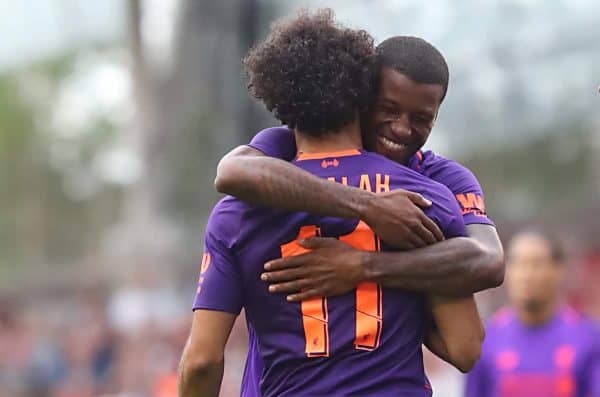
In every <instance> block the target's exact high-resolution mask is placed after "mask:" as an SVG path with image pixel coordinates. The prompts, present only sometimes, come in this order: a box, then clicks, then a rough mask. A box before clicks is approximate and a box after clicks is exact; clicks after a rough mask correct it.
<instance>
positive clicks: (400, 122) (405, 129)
mask: <svg viewBox="0 0 600 397" xmlns="http://www.w3.org/2000/svg"><path fill="white" fill-rule="evenodd" d="M390 129H391V132H392V133H393V134H394V135H395V136H396V137H397V138H405V137H407V136H409V135H410V132H411V131H410V123H408V120H405V119H404V118H398V119H396V120H394V121H392V122H391V123H390Z"/></svg>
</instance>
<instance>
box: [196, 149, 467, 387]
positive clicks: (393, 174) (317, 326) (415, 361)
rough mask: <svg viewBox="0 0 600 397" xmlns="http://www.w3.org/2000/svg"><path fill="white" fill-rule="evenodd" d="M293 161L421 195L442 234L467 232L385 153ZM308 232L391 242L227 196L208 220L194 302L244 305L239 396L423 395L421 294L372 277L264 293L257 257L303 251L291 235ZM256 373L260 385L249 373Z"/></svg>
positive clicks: (349, 224)
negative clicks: (321, 291)
mask: <svg viewBox="0 0 600 397" xmlns="http://www.w3.org/2000/svg"><path fill="white" fill-rule="evenodd" d="M295 164H296V165H297V166H298V167H301V168H302V169H304V170H306V171H308V172H310V173H312V174H315V175H317V176H319V177H322V178H327V179H329V180H331V181H334V182H339V183H344V184H347V185H349V186H355V187H359V188H362V189H365V190H369V191H373V192H384V191H390V190H394V189H398V188H402V189H408V190H412V191H415V192H418V193H421V194H422V195H423V196H425V197H427V198H428V199H430V200H431V201H433V203H434V205H433V206H432V207H431V208H429V209H428V210H427V211H426V212H427V215H428V216H429V217H430V218H431V219H433V220H434V221H435V222H436V223H437V224H438V225H439V226H440V228H441V229H442V231H443V232H444V234H445V236H446V237H448V238H450V237H456V236H464V235H465V225H464V222H463V219H462V216H461V211H460V208H459V207H458V204H457V202H456V200H455V199H454V197H453V195H452V193H451V192H450V191H449V190H448V189H447V188H446V187H445V186H443V185H441V184H438V183H436V182H434V181H432V180H431V179H428V178H426V177H424V176H422V175H420V174H418V173H416V172H414V171H412V170H410V169H409V168H407V167H404V166H401V165H398V164H396V163H394V162H392V161H390V160H388V159H386V158H385V157H383V156H380V155H377V154H374V153H369V152H365V151H358V150H350V151H344V152H337V153H324V154H306V155H300V156H299V157H298V158H297V160H296V161H295ZM314 235H318V236H324V237H336V238H339V239H340V240H342V241H345V242H347V243H348V244H351V245H353V246H355V247H357V248H360V249H365V250H379V249H383V250H388V249H390V247H387V246H386V245H385V244H384V243H382V242H380V241H379V239H378V238H377V237H376V236H375V235H374V234H373V232H372V231H371V230H370V229H369V228H368V227H367V226H366V225H365V224H364V223H363V222H359V221H357V220H348V219H339V218H332V217H319V216H315V215H312V214H308V213H291V212H284V211H278V210H274V209H268V208H262V207H255V206H251V205H249V204H247V203H244V202H242V201H240V200H238V199H235V198H233V197H226V198H224V199H223V200H221V201H220V202H219V203H218V204H217V205H216V207H215V208H214V210H213V212H212V214H211V216H210V218H209V221H208V225H207V229H206V236H205V251H206V252H205V254H204V259H203V265H202V268H201V274H200V280H199V285H198V293H197V295H196V299H195V302H194V309H208V310H219V311H226V312H231V313H235V314H237V313H239V312H240V310H241V309H242V308H244V309H245V312H246V318H247V319H248V327H249V330H250V334H251V345H250V353H249V356H250V359H249V362H248V363H247V367H246V371H245V378H244V382H243V390H242V395H244V396H253V397H258V396H264V397H270V396H325V395H329V396H331V395H360V396H367V395H377V396H400V395H401V396H407V397H411V396H415V397H416V396H430V395H431V386H430V385H429V382H428V381H427V378H426V376H425V373H424V370H423V357H422V352H421V344H422V341H423V337H424V333H425V325H426V324H425V322H426V313H427V308H426V302H425V300H424V298H423V296H422V295H419V294H414V293H409V292H405V291H401V290H398V289H388V288H383V287H381V286H379V285H377V284H375V283H372V282H364V283H361V284H360V285H359V286H358V287H357V289H356V290H355V291H353V292H352V293H348V294H345V295H342V296H336V297H331V298H315V299H310V300H307V301H304V302H302V303H289V302H287V301H286V299H285V295H284V294H270V293H269V292H268V289H267V288H268V285H267V284H266V283H264V282H263V281H261V280H260V274H261V273H262V272H263V265H264V263H265V262H267V261H269V260H272V259H275V258H279V257H282V256H291V255H297V254H300V253H302V252H305V251H306V250H304V249H303V248H302V247H301V246H299V245H298V244H297V243H296V240H297V239H298V238H305V237H308V236H314ZM259 374H260V383H259V382H257V381H256V379H257V378H254V379H251V377H258V376H259ZM259 389H260V390H259Z"/></svg>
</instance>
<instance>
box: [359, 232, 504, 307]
mask: <svg viewBox="0 0 600 397" xmlns="http://www.w3.org/2000/svg"><path fill="white" fill-rule="evenodd" d="M495 260H496V258H495V255H494V253H492V252H489V250H487V249H486V247H485V246H483V245H482V244H480V243H479V242H477V241H476V240H474V239H472V238H466V237H458V238H453V239H449V240H446V241H442V242H440V243H437V244H434V245H430V246H428V247H424V248H420V249H416V250H412V251H406V252H368V253H364V259H363V261H364V269H365V278H366V279H367V280H371V281H375V282H377V283H379V284H382V285H383V286H385V287H390V288H401V289H404V290H408V291H413V292H425V293H436V294H439V295H448V296H457V295H462V296H464V295H468V294H471V293H474V292H478V291H481V290H484V289H487V288H491V287H495V286H497V280H496V279H495V278H494V277H491V276H490V271H489V269H490V263H491V262H493V261H495Z"/></svg>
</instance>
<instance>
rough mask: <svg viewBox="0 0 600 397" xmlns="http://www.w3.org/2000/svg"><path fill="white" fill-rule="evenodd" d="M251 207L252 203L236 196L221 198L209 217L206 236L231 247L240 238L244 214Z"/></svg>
mask: <svg viewBox="0 0 600 397" xmlns="http://www.w3.org/2000/svg"><path fill="white" fill-rule="evenodd" d="M249 209H250V205H248V204H246V203H245V202H243V201H241V200H238V199H236V198H235V197H231V196H226V197H225V198H223V199H221V200H220V201H219V202H218V203H217V204H216V205H215V206H214V208H213V210H212V211H211V213H210V216H209V217H208V222H207V224H206V231H205V235H206V238H207V239H210V240H212V241H216V242H219V243H220V244H222V245H223V246H224V247H226V248H231V247H232V246H233V245H234V244H235V242H236V241H237V239H238V234H239V232H240V229H241V225H242V223H243V218H244V215H245V214H246V212H247V211H248V210H249Z"/></svg>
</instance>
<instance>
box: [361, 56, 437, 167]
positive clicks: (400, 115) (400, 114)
mask: <svg viewBox="0 0 600 397" xmlns="http://www.w3.org/2000/svg"><path fill="white" fill-rule="evenodd" d="M443 97H444V87H443V86H441V85H439V84H419V83H416V82H414V81H413V80H411V79H410V78H408V77H406V76H405V75H404V74H402V73H400V72H398V71H396V70H394V69H392V68H390V67H384V68H383V69H382V71H381V81H380V87H379V92H378V94H377V96H376V98H375V102H374V104H373V108H372V110H371V115H370V117H369V120H368V122H367V126H366V133H365V143H366V145H367V147H368V148H369V149H370V150H373V151H376V152H377V153H379V154H382V155H384V156H386V157H387V158H389V159H391V160H394V161H396V162H398V163H400V164H408V162H409V160H410V158H411V157H412V156H413V155H414V154H415V153H416V152H417V151H418V150H419V149H420V148H421V147H422V146H423V145H424V144H425V142H426V141H427V138H428V137H429V134H430V133H431V129H432V128H433V125H434V123H435V119H436V117H437V113H438V110H439V107H440V104H441V101H442V99H443Z"/></svg>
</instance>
